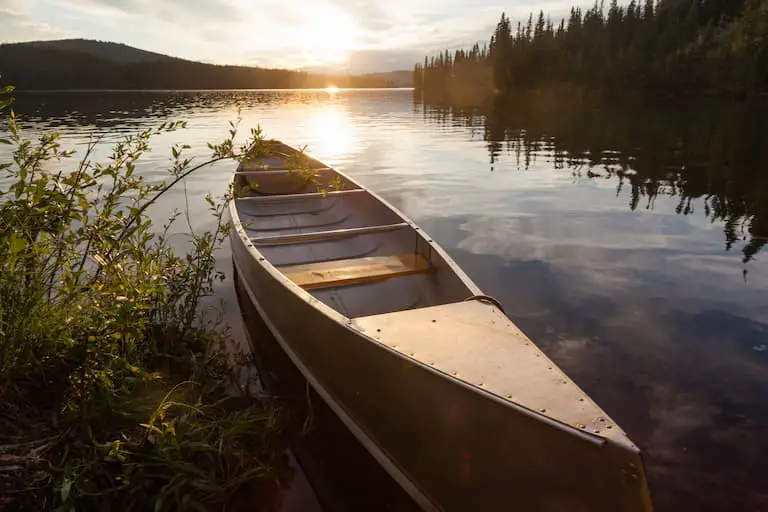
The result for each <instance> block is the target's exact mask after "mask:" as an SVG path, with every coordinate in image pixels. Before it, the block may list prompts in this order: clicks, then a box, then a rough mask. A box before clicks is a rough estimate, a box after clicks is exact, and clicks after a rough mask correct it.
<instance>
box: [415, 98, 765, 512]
mask: <svg viewBox="0 0 768 512" xmlns="http://www.w3.org/2000/svg"><path fill="white" fill-rule="evenodd" d="M417 109H419V110H420V112H421V114H422V115H423V116H424V119H425V122H427V123H432V124H436V125H438V126H440V127H455V126H463V127H465V129H466V130H467V132H468V133H471V134H472V135H473V137H475V138H477V139H479V140H482V142H483V144H484V146H485V151H486V156H487V160H486V169H489V171H490V172H492V173H493V174H494V175H495V174H498V173H504V174H508V173H512V174H511V176H514V177H513V178H509V179H510V180H513V181H514V183H515V184H516V187H510V188H508V189H507V190H506V191H505V194H506V201H505V203H504V204H505V208H506V210H505V209H501V208H500V209H494V208H493V207H492V206H490V205H489V203H493V202H492V201H487V202H486V203H485V204H484V207H486V208H487V210H488V211H489V212H490V213H489V214H487V215H483V214H482V212H480V211H474V212H472V214H471V215H464V216H462V217H460V218H455V217H454V218H451V219H435V220H433V221H430V222H429V223H428V224H429V225H428V226H427V227H428V229H429V230H430V231H431V232H436V233H443V234H446V233H449V234H448V235H447V237H446V238H447V240H446V241H444V240H443V239H440V241H441V243H444V244H447V245H448V246H450V247H453V250H452V251H451V252H452V254H453V255H454V256H455V257H456V258H457V260H458V261H459V262H460V263H461V264H463V265H464V266H465V268H470V269H472V272H471V275H472V277H473V278H475V279H476V280H477V281H478V283H479V284H480V285H481V286H483V287H484V288H485V289H486V290H488V291H491V292H493V293H496V294H498V296H499V298H501V299H502V301H503V302H504V304H505V306H506V307H507V310H508V312H509V313H510V314H511V316H512V317H513V318H514V319H515V320H516V321H517V322H518V323H519V324H520V325H521V327H523V329H524V330H526V331H527V332H528V333H529V334H530V335H531V336H532V338H533V339H534V340H536V342H537V343H538V344H539V345H541V346H543V348H544V349H545V350H546V351H547V352H548V353H549V354H550V355H551V356H552V357H553V358H554V359H555V361H557V362H558V364H560V365H561V366H562V367H563V368H564V369H565V370H566V371H567V372H568V373H569V374H571V375H572V376H573V377H574V379H575V380H576V381H577V382H578V383H579V384H580V385H582V386H583V387H584V388H585V389H586V390H587V392H589V393H590V394H591V395H593V396H594V397H595V398H596V399H597V401H598V402H599V403H600V404H601V405H602V406H603V407H605V408H606V409H607V410H608V411H610V412H611V414H612V415H614V416H615V418H616V419H617V420H618V421H619V423H621V424H622V425H624V426H625V428H626V429H627V430H628V431H629V433H630V436H631V437H632V438H633V440H635V441H636V442H637V443H638V444H640V446H642V447H643V448H644V450H645V453H646V460H647V462H648V467H649V471H650V478H651V481H652V484H653V488H652V490H653V492H654V497H655V501H656V504H657V507H658V509H660V510H763V509H765V508H766V507H768V494H766V489H765V487H764V482H765V479H764V475H766V474H768V463H766V462H765V459H764V457H763V456H762V455H764V454H766V453H768V441H766V438H765V436H764V434H763V433H764V432H765V430H766V428H768V404H767V402H766V398H765V397H766V396H768V373H767V372H766V370H767V369H768V364H767V363H768V359H766V357H765V355H766V354H765V348H764V347H765V346H766V345H767V344H768V308H766V306H767V305H768V300H767V299H766V297H765V292H764V290H765V285H766V284H768V282H767V281H766V279H765V266H764V265H760V262H759V261H758V260H757V256H758V253H759V252H760V250H761V249H762V248H763V246H764V245H765V242H766V240H768V238H767V236H768V231H767V229H768V225H766V219H767V218H768V211H767V210H768V197H767V196H766V194H768V174H766V173H765V172H764V171H763V170H762V167H763V166H762V162H761V161H760V153H759V151H760V150H759V148H761V147H763V145H764V142H765V141H766V140H768V131H767V130H768V129H767V128H766V126H765V123H763V122H761V119H763V117H762V116H763V115H764V112H765V109H764V107H762V106H754V105H749V106H745V105H740V106H733V105H717V104H713V105H701V104H699V105H693V106H685V105H676V106H673V107H671V106H669V105H662V106H659V107H658V108H656V109H654V108H651V106H649V105H635V104H631V103H628V104H622V105H616V104H613V105H610V104H599V103H594V102H588V101H586V100H580V99H579V98H570V97H569V98H562V97H555V96H552V95H548V94H547V93H546V92H542V91H537V92H535V93H531V94H529V95H526V96H523V97H518V98H516V99H511V100H506V101H497V102H496V103H495V104H493V105H491V106H489V107H488V108H484V109H479V108H478V109H466V108H454V107H452V106H450V105H448V106H446V105H429V104H427V105H423V106H419V107H417ZM490 176H491V175H488V176H487V177H486V179H487V180H492V181H493V180H497V179H498V178H493V177H490ZM456 223H459V225H460V226H461V229H460V231H461V232H460V233H457V232H455V231H452V230H451V229H450V227H449V226H446V225H445V224H456ZM435 236H436V238H440V237H439V236H437V235H435ZM723 238H724V239H725V240H724V241H723ZM733 250H739V251H740V257H739V260H740V261H738V262H735V261H734V258H733V256H732V253H731V251H733ZM761 454H762V455H761Z"/></svg>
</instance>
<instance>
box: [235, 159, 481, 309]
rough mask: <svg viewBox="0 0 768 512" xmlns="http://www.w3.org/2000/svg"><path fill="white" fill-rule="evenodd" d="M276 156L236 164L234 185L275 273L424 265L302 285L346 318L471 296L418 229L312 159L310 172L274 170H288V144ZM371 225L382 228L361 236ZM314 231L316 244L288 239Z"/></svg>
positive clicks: (245, 221) (243, 216)
mask: <svg viewBox="0 0 768 512" xmlns="http://www.w3.org/2000/svg"><path fill="white" fill-rule="evenodd" d="M283 150H284V151H285V156H284V157H282V158H281V157H271V158H269V159H267V160H264V161H259V163H256V164H254V163H247V164H244V165H241V167H240V172H239V173H238V174H237V175H236V179H235V186H236V189H237V190H238V198H237V199H236V207H237V211H238V215H239V217H240V221H241V222H242V225H243V227H244V229H245V230H246V232H247V233H248V236H249V237H250V238H251V240H252V241H254V243H255V244H256V246H257V248H258V249H259V251H260V252H261V254H262V255H263V256H264V258H266V259H267V261H269V262H270V263H271V264H272V265H274V266H275V267H277V268H278V269H281V270H282V269H290V268H291V267H296V266H305V265H313V264H317V265H318V266H319V267H320V270H322V265H321V264H326V263H328V262H340V261H347V260H350V261H351V260H364V259H367V260H368V261H374V262H375V261H385V260H387V259H391V258H394V257H398V256H400V257H402V256H404V255H413V256H416V257H418V258H419V261H425V262H427V264H428V265H427V266H428V269H423V270H424V271H421V270H422V269H421V267H420V266H417V267H418V268H419V271H413V272H405V271H403V272H391V273H390V275H384V274H381V275H379V276H378V277H375V278H371V279H370V280H365V279H362V280H359V281H357V282H354V283H352V284H350V282H349V281H346V282H345V281H344V280H340V281H339V285H338V286H321V287H314V286H306V287H305V289H306V290H307V291H308V292H309V293H311V294H312V295H313V296H314V297H316V298H317V299H318V300H320V301H322V302H323V303H325V304H327V305H328V306H330V307H331V308H333V309H335V310H336V311H338V312H339V313H341V314H342V315H344V316H346V317H348V318H357V317H363V316H371V315H377V314H384V313H390V312H394V311H404V310H410V309H414V308H423V307H429V306H437V305H441V304H448V303H453V302H458V301H461V300H464V299H466V298H467V297H468V296H470V295H472V291H471V290H470V289H469V288H468V287H467V286H466V285H465V283H464V282H463V281H462V280H461V279H460V278H459V277H458V276H457V275H456V273H455V272H454V271H453V270H452V269H451V268H450V266H449V265H447V264H446V262H445V261H443V259H442V258H441V257H440V255H439V254H437V253H435V252H434V251H433V250H432V249H431V247H430V245H429V243H426V242H425V241H424V239H423V238H422V237H421V236H420V235H419V233H418V232H417V229H418V228H416V227H414V226H413V225H410V224H408V223H406V222H405V221H404V219H403V218H402V217H400V216H399V215H398V214H397V213H396V212H395V211H393V210H391V209H390V208H389V207H387V206H386V205H385V204H383V203H382V202H380V201H379V200H378V199H377V198H376V197H374V196H373V195H372V194H370V193H369V192H368V191H366V190H364V189H361V188H360V187H359V186H357V185H356V184H354V183H352V182H350V181H349V180H347V179H346V178H344V177H343V176H340V175H339V174H337V173H336V172H335V171H333V170H331V169H328V168H326V167H324V166H323V165H322V164H321V163H319V162H317V161H315V160H310V162H309V163H310V164H311V167H313V168H314V169H316V170H312V171H309V172H308V171H305V170H304V171H302V170H298V171H296V170H290V169H288V170H281V169H285V168H286V167H291V165H290V161H289V158H288V155H289V154H290V153H289V151H292V150H291V149H290V148H288V147H287V146H286V147H285V148H283ZM263 162H268V163H263ZM259 164H260V165H259ZM388 226H390V227H391V228H389V229H388V228H387V227H388ZM377 227H383V229H387V230H382V231H379V232H366V231H365V230H366V229H375V228H377ZM361 229H362V231H355V230H361ZM343 230H349V232H350V235H349V236H340V237H335V236H334V234H338V233H339V232H344V231H343ZM333 232H336V233H333ZM316 233H320V235H318V236H319V239H316V238H312V239H307V240H303V239H299V240H296V239H295V238H294V239H291V238H289V236H291V235H299V234H308V235H312V234H316ZM328 233H332V234H331V235H330V236H328V235H327V234H328ZM324 236H326V237H327V238H323V237H324ZM260 241H261V242H260ZM353 264H354V263H352V262H351V263H350V265H353ZM358 267H360V265H358ZM347 270H348V271H350V272H351V271H353V270H354V269H347ZM348 273H349V272H348Z"/></svg>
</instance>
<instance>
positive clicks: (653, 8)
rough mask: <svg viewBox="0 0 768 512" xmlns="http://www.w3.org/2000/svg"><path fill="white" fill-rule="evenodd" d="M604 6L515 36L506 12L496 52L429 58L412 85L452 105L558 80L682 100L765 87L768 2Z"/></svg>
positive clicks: (540, 20) (692, 0)
mask: <svg viewBox="0 0 768 512" xmlns="http://www.w3.org/2000/svg"><path fill="white" fill-rule="evenodd" d="M604 5H605V3H604V2H599V3H598V2H595V4H594V5H593V7H591V8H590V9H586V10H582V9H581V8H579V7H574V8H573V9H571V13H570V16H569V18H568V20H567V23H566V20H565V19H563V20H562V22H561V24H560V28H558V29H555V27H554V26H553V24H552V23H551V21H548V20H547V19H546V18H545V15H544V13H543V12H540V13H539V14H538V16H537V17H536V18H535V19H536V21H535V22H534V16H533V15H531V17H530V18H529V20H528V23H527V25H526V26H525V27H523V26H522V25H521V24H518V26H517V30H516V32H514V33H513V31H512V29H511V24H510V20H509V18H507V17H506V15H505V14H502V16H501V20H500V21H499V23H498V25H497V26H496V30H495V32H494V34H493V36H492V37H491V40H490V51H488V52H482V53H480V54H477V55H475V56H474V57H473V55H474V50H473V51H472V52H470V53H469V55H467V53H466V52H465V51H463V50H459V51H458V52H456V56H455V57H454V59H453V61H451V60H450V59H446V58H444V57H443V55H441V56H440V57H439V58H433V59H431V60H429V61H427V62H426V63H425V65H424V66H417V68H416V70H415V75H414V78H415V83H416V88H417V90H419V91H421V92H423V93H424V94H425V95H427V96H428V97H429V98H430V99H435V100H438V101H452V102H454V103H455V102H456V101H457V97H458V96H461V95H462V94H463V92H464V91H466V90H468V89H471V90H472V91H473V95H474V96H475V100H476V103H477V102H478V101H481V100H482V99H484V98H487V97H488V96H490V95H491V94H492V93H494V92H501V93H503V92H507V91H511V90H513V89H524V88H533V87H538V86H541V85H552V84H558V83H569V84H577V85H580V86H583V87H585V88H588V89H591V90H601V91H607V92H615V91H625V90H640V91H647V92H652V93H658V94H664V95H676V96H680V95H693V94H695V95H714V94H718V95H735V96H744V95H758V94H763V93H766V92H768V37H767V36H768V0H661V1H660V2H658V3H657V4H655V3H654V2H653V0H647V1H646V2H645V4H644V5H643V4H642V2H640V1H637V0H632V1H631V2H629V3H628V4H627V5H619V3H618V2H617V1H616V0H612V1H611V2H610V3H609V5H608V9H607V12H606V10H605V8H604ZM467 63H469V66H467ZM488 69H491V70H492V74H490V75H489V74H488V73H487V70H488ZM478 77H483V78H482V80H483V81H482V82H480V83H478V82H477V79H478Z"/></svg>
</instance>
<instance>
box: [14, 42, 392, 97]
mask: <svg viewBox="0 0 768 512" xmlns="http://www.w3.org/2000/svg"><path fill="white" fill-rule="evenodd" d="M0 74H2V76H3V82H4V83H8V84H13V85H15V86H16V87H17V88H18V89H21V90H33V89H34V90H54V89H55V90H61V89H64V90H66V89H289V88H307V87H327V86H329V85H334V86H336V87H393V86H395V84H394V83H393V81H392V79H390V78H389V74H387V73H381V74H377V75H375V76H374V75H368V76H366V75H362V76H344V75H321V74H310V73H305V72H301V71H292V70H285V69H265V68H257V67H246V66H219V65H213V64H205V63H202V62H193V61H188V60H183V59H178V58H174V57H168V56H166V55H161V54H158V53H153V52H147V51H144V50H139V49H136V48H132V47H130V46H126V45H122V44H116V43H106V42H99V41H87V40H82V39H75V40H65V41H46V42H30V43H17V44H4V45H0ZM393 77H394V75H393Z"/></svg>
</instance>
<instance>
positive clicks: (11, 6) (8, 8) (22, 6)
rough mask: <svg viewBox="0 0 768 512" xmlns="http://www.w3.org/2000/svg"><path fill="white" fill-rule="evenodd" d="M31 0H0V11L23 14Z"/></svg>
mask: <svg viewBox="0 0 768 512" xmlns="http://www.w3.org/2000/svg"><path fill="white" fill-rule="evenodd" d="M30 4H31V0H0V13H2V14H8V15H10V16H23V15H24V14H26V13H27V11H28V10H29V7H30Z"/></svg>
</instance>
